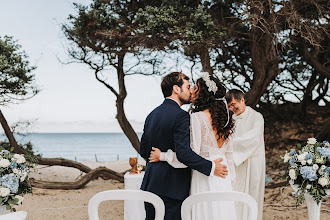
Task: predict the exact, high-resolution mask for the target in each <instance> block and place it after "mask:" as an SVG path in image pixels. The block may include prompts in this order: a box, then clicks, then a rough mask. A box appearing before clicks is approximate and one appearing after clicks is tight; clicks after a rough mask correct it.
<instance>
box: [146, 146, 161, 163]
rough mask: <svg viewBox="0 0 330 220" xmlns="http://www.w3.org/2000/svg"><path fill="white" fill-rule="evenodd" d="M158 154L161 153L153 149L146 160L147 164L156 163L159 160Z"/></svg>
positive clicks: (155, 148)
mask: <svg viewBox="0 0 330 220" xmlns="http://www.w3.org/2000/svg"><path fill="white" fill-rule="evenodd" d="M160 153H161V151H160V150H159V149H158V148H157V147H153V148H152V151H151V152H150V157H149V158H148V159H149V162H150V163H154V162H158V161H159V159H160Z"/></svg>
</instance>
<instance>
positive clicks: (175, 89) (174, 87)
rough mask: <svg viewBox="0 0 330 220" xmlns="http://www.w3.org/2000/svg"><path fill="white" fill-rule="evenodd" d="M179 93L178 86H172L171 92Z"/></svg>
mask: <svg viewBox="0 0 330 220" xmlns="http://www.w3.org/2000/svg"><path fill="white" fill-rule="evenodd" d="M173 93H174V94H179V93H180V87H179V86H178V85H174V86H173V91H172V94H173Z"/></svg>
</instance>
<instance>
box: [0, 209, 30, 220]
mask: <svg viewBox="0 0 330 220" xmlns="http://www.w3.org/2000/svg"><path fill="white" fill-rule="evenodd" d="M26 216H27V213H26V212H24V211H18V212H12V213H8V214H5V215H0V220H25V219H26Z"/></svg>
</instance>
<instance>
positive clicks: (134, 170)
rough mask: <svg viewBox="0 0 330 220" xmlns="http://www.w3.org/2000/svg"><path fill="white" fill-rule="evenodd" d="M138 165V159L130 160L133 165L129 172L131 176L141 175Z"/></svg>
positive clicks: (132, 158)
mask: <svg viewBox="0 0 330 220" xmlns="http://www.w3.org/2000/svg"><path fill="white" fill-rule="evenodd" d="M137 163H138V159H137V157H130V158H129V165H131V167H132V169H131V172H129V174H138V173H139V171H138V169H137Z"/></svg>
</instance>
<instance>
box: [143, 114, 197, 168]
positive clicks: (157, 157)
mask: <svg viewBox="0 0 330 220" xmlns="http://www.w3.org/2000/svg"><path fill="white" fill-rule="evenodd" d="M190 122H191V126H190V147H191V148H192V150H193V151H195V153H197V154H199V152H200V144H201V131H200V129H201V127H200V124H199V122H198V119H197V117H196V115H194V114H192V115H191V120H190ZM149 161H150V162H151V163H154V162H158V161H166V162H167V163H168V164H169V165H171V166H172V167H174V168H187V166H186V165H185V164H183V163H181V162H180V161H179V160H178V158H177V156H176V153H175V152H173V151H172V150H170V149H169V150H167V152H161V151H160V150H159V149H158V148H155V147H153V148H152V151H151V153H150V157H149Z"/></svg>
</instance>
